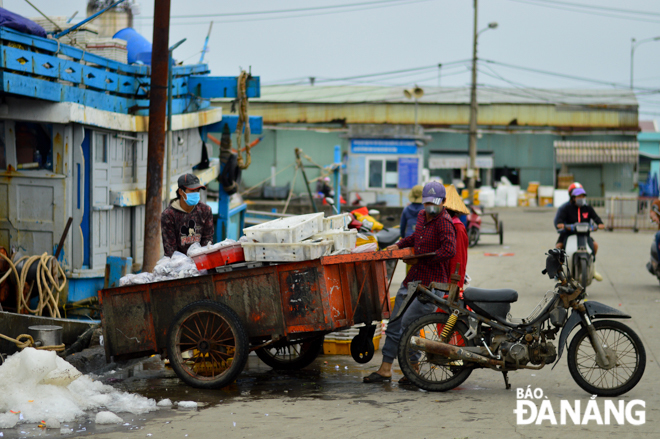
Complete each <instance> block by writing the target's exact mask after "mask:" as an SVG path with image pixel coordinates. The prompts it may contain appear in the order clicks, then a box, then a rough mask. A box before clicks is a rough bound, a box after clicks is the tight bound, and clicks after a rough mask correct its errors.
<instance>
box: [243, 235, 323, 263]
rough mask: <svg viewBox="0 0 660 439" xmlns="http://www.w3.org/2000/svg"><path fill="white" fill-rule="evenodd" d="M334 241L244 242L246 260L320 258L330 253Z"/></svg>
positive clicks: (284, 260) (277, 260)
mask: <svg viewBox="0 0 660 439" xmlns="http://www.w3.org/2000/svg"><path fill="white" fill-rule="evenodd" d="M332 244H333V242H332V241H327V240H323V241H319V242H298V243H294V244H273V243H266V244H263V243H260V242H242V243H241V245H242V246H243V251H244V253H245V260H246V261H248V262H253V261H263V262H300V261H310V260H312V259H318V258H320V257H321V256H325V255H326V254H328V253H330V250H331V248H332Z"/></svg>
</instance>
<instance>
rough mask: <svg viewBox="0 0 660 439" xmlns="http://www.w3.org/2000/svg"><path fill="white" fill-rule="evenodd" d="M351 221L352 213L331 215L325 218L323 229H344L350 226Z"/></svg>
mask: <svg viewBox="0 0 660 439" xmlns="http://www.w3.org/2000/svg"><path fill="white" fill-rule="evenodd" d="M350 222H351V214H350V213H342V214H339V215H333V216H329V217H327V218H324V219H323V230H325V231H329V230H343V229H346V228H347V227H348V225H349V224H350Z"/></svg>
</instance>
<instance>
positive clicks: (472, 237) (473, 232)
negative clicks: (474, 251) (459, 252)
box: [467, 226, 481, 247]
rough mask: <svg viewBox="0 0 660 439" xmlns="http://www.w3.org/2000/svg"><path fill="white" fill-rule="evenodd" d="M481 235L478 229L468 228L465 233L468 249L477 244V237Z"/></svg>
mask: <svg viewBox="0 0 660 439" xmlns="http://www.w3.org/2000/svg"><path fill="white" fill-rule="evenodd" d="M480 234H481V232H480V230H479V228H478V227H474V226H472V227H470V228H469V229H468V231H467V235H468V247H474V246H475V245H477V243H478V242H479V235H480Z"/></svg>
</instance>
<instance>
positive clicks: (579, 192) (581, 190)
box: [571, 187, 587, 197]
mask: <svg viewBox="0 0 660 439" xmlns="http://www.w3.org/2000/svg"><path fill="white" fill-rule="evenodd" d="M578 195H587V193H586V192H585V190H584V188H582V187H576V188H575V189H573V192H571V197H577V196H578Z"/></svg>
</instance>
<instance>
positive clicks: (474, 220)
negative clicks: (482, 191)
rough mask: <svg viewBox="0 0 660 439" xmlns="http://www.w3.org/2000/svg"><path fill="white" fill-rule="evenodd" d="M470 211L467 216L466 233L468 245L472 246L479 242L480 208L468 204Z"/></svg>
mask: <svg viewBox="0 0 660 439" xmlns="http://www.w3.org/2000/svg"><path fill="white" fill-rule="evenodd" d="M468 208H469V209H470V213H469V214H468V216H467V235H468V246H469V247H474V246H475V245H477V243H478V242H479V237H480V236H481V209H479V208H478V207H477V206H473V205H471V204H470V205H469V207H468Z"/></svg>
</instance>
